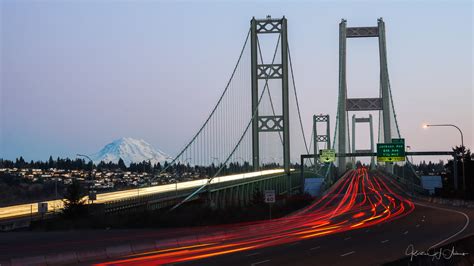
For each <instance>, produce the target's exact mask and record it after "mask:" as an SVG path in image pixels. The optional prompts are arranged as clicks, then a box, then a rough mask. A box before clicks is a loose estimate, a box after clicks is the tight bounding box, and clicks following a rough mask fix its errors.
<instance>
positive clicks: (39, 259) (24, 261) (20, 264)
mask: <svg viewBox="0 0 474 266" xmlns="http://www.w3.org/2000/svg"><path fill="white" fill-rule="evenodd" d="M11 265H12V266H24V265H37V266H40V265H47V264H46V259H45V257H44V256H34V257H24V258H16V259H12V260H11Z"/></svg>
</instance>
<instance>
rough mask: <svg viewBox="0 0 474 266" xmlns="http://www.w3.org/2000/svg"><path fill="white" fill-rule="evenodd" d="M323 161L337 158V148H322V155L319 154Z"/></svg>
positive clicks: (328, 161)
mask: <svg viewBox="0 0 474 266" xmlns="http://www.w3.org/2000/svg"><path fill="white" fill-rule="evenodd" d="M319 159H320V160H321V162H324V163H330V162H334V161H335V160H336V150H334V149H325V150H321V155H320V156H319Z"/></svg>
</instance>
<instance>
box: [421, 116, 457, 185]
mask: <svg viewBox="0 0 474 266" xmlns="http://www.w3.org/2000/svg"><path fill="white" fill-rule="evenodd" d="M429 127H454V128H456V129H457V130H458V131H459V134H461V147H462V150H461V159H462V187H463V191H464V192H466V169H465V164H464V151H465V149H466V147H464V136H463V134H462V131H461V129H460V128H459V127H458V126H456V125H453V124H432V125H430V124H425V125H423V128H429ZM453 167H454V166H453Z"/></svg>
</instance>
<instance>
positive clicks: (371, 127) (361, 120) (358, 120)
mask: <svg viewBox="0 0 474 266" xmlns="http://www.w3.org/2000/svg"><path fill="white" fill-rule="evenodd" d="M358 123H369V130H370V149H369V150H357V149H356V124H358ZM352 152H353V153H356V154H357V153H361V152H363V153H366V152H370V153H374V152H375V149H374V124H373V122H372V115H371V114H369V117H356V115H352ZM352 158H353V161H352V164H353V165H354V166H355V157H352ZM370 167H371V168H373V167H375V158H374V157H373V156H372V157H371V159H370Z"/></svg>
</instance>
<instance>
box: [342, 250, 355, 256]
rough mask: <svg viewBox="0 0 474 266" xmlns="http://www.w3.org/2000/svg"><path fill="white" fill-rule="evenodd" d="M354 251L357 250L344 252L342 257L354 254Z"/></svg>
mask: <svg viewBox="0 0 474 266" xmlns="http://www.w3.org/2000/svg"><path fill="white" fill-rule="evenodd" d="M354 253H356V252H355V251H351V252H347V253H344V254H342V255H341V257H345V256H349V255H351V254H354Z"/></svg>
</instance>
